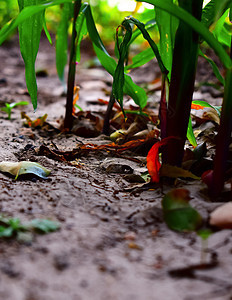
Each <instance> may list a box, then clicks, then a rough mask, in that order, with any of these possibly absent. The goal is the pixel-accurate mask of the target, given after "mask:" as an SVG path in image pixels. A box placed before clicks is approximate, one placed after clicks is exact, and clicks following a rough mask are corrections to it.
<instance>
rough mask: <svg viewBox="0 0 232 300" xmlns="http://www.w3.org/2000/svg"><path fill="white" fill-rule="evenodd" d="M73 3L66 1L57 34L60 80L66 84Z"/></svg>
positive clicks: (57, 58) (57, 60)
mask: <svg viewBox="0 0 232 300" xmlns="http://www.w3.org/2000/svg"><path fill="white" fill-rule="evenodd" d="M72 12H73V4H71V3H64V5H63V7H62V16H61V21H60V23H59V26H58V29H57V34H56V70H57V74H58V76H59V79H60V81H61V82H62V83H63V84H65V80H64V68H65V66H66V64H67V60H68V27H69V20H70V18H71V16H72V15H73V13H72Z"/></svg>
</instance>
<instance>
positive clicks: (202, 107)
mask: <svg viewBox="0 0 232 300" xmlns="http://www.w3.org/2000/svg"><path fill="white" fill-rule="evenodd" d="M191 109H196V110H199V109H204V106H202V105H199V104H193V103H192V105H191Z"/></svg>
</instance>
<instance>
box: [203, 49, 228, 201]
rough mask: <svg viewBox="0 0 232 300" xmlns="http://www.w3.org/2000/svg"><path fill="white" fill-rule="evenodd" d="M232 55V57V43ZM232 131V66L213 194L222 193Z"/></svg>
mask: <svg viewBox="0 0 232 300" xmlns="http://www.w3.org/2000/svg"><path fill="white" fill-rule="evenodd" d="M230 57H231V58H232V44H231V52H230ZM231 132H232V68H230V69H228V70H227V73H226V81H225V91H224V98H223V104H222V112H221V121H220V126H219V130H218V136H217V142H216V155H215V159H214V170H213V184H212V187H211V190H210V191H209V192H210V194H211V195H213V196H215V197H217V196H219V195H220V193H221V191H222V189H223V187H224V181H225V172H226V169H227V159H228V155H229V146H230V142H231Z"/></svg>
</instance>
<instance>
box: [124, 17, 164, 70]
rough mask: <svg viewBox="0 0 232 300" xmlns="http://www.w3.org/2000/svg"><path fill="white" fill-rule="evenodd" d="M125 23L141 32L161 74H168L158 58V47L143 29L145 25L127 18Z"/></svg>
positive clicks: (159, 57)
mask: <svg viewBox="0 0 232 300" xmlns="http://www.w3.org/2000/svg"><path fill="white" fill-rule="evenodd" d="M126 22H128V23H132V24H135V25H136V26H137V27H138V28H139V30H140V31H141V32H142V35H143V37H144V39H145V40H147V41H148V43H149V45H150V47H151V48H152V50H153V52H154V54H155V56H156V59H157V61H158V64H159V67H160V70H161V72H162V73H163V74H168V70H167V69H166V68H165V66H164V63H163V61H162V58H161V56H160V53H159V50H158V47H157V45H156V43H155V42H154V41H153V40H152V39H151V37H150V35H149V33H148V31H147V30H146V28H145V25H144V24H143V23H142V22H140V21H139V20H137V19H135V18H133V17H127V18H125V20H124V21H123V23H126Z"/></svg>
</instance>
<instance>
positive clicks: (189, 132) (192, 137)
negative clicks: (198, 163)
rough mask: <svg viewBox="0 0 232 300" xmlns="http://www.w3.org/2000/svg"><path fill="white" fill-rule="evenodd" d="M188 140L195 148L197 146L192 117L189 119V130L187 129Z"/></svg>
mask: <svg viewBox="0 0 232 300" xmlns="http://www.w3.org/2000/svg"><path fill="white" fill-rule="evenodd" d="M187 139H188V140H189V142H190V144H191V145H193V147H196V146H197V141H196V138H195V135H194V132H193V127H192V120H191V117H189V123H188V129H187Z"/></svg>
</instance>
